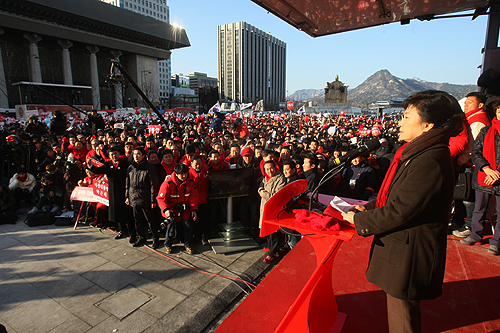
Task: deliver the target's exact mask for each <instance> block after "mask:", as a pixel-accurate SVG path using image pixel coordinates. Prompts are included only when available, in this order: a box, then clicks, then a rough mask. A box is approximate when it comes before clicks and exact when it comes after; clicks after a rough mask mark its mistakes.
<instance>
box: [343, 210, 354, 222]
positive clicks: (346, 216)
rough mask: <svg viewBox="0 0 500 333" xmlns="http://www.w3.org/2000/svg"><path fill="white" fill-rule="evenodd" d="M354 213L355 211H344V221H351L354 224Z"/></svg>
mask: <svg viewBox="0 0 500 333" xmlns="http://www.w3.org/2000/svg"><path fill="white" fill-rule="evenodd" d="M354 214H356V213H355V212H349V213H342V218H343V219H344V221H347V222H349V223H350V224H354Z"/></svg>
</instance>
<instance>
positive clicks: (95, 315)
mask: <svg viewBox="0 0 500 333" xmlns="http://www.w3.org/2000/svg"><path fill="white" fill-rule="evenodd" d="M111 294H112V293H110V292H109V291H107V290H104V289H103V288H101V287H99V286H93V287H91V288H89V289H87V290H84V291H82V292H81V293H80V294H78V295H75V296H73V297H71V298H69V299H67V300H65V301H63V302H61V305H62V306H63V307H64V308H65V309H67V310H68V311H70V312H71V313H73V314H74V315H75V316H77V317H78V318H80V319H81V320H83V321H84V322H86V323H87V324H89V325H90V326H96V325H98V324H99V323H101V322H103V321H104V320H106V319H107V318H108V317H109V316H110V314H108V313H106V312H104V311H102V310H101V309H99V308H98V307H96V306H95V305H94V304H95V303H97V302H99V301H100V300H102V299H104V298H106V297H108V296H110V295H111Z"/></svg>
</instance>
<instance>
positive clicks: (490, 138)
mask: <svg viewBox="0 0 500 333" xmlns="http://www.w3.org/2000/svg"><path fill="white" fill-rule="evenodd" d="M498 133H500V120H498V119H497V118H493V119H492V120H491V127H490V129H489V130H488V133H486V135H485V136H484V141H483V156H484V158H485V159H486V160H487V161H488V163H489V164H490V167H491V168H492V169H495V170H497V169H498V168H499V167H500V165H498V166H497V163H496V161H497V160H496V154H495V136H496V135H497V134H498ZM485 178H486V173H485V172H484V171H482V170H479V172H478V174H477V182H478V184H479V185H481V186H488V187H491V186H492V185H486V184H485V182H484V180H485Z"/></svg>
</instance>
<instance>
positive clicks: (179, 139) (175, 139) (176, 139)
mask: <svg viewBox="0 0 500 333" xmlns="http://www.w3.org/2000/svg"><path fill="white" fill-rule="evenodd" d="M174 141H181V142H182V139H181V138H179V137H178V136H176V137H175V138H174Z"/></svg>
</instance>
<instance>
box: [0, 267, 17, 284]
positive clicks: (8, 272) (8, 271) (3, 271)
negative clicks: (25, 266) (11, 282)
mask: <svg viewBox="0 0 500 333" xmlns="http://www.w3.org/2000/svg"><path fill="white" fill-rule="evenodd" d="M14 274H15V273H14V269H13V268H12V267H10V266H7V265H4V264H0V282H2V281H3V280H7V279H10V278H12V276H13V275H14Z"/></svg>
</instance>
